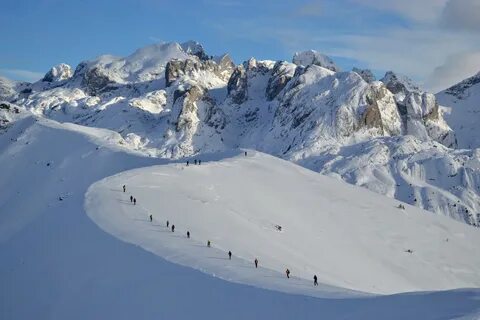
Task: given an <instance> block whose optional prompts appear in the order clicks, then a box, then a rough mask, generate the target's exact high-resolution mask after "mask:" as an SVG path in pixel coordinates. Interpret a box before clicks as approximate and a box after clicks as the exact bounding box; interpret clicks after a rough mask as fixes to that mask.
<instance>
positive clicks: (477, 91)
mask: <svg viewBox="0 0 480 320" xmlns="http://www.w3.org/2000/svg"><path fill="white" fill-rule="evenodd" d="M437 99H438V101H439V102H440V103H441V104H442V105H444V106H446V107H449V108H448V111H447V113H446V114H445V119H446V120H447V121H448V123H449V125H450V126H451V127H452V128H453V129H454V130H455V132H456V134H457V139H458V144H459V147H461V148H468V149H474V148H479V147H480V136H479V135H478V134H477V124H478V122H479V121H480V113H479V112H480V72H479V73H477V74H476V75H474V76H472V77H470V78H468V79H465V80H463V81H461V82H460V83H458V84H456V85H454V86H452V87H450V88H448V89H446V90H444V91H442V92H440V93H438V94H437Z"/></svg>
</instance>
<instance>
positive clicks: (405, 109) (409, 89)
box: [381, 71, 457, 148]
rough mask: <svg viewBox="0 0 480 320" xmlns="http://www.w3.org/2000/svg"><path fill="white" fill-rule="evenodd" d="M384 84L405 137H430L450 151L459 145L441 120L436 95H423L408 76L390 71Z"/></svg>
mask: <svg viewBox="0 0 480 320" xmlns="http://www.w3.org/2000/svg"><path fill="white" fill-rule="evenodd" d="M381 81H382V82H383V83H385V86H386V87H387V89H388V90H390V92H392V93H393V94H394V95H395V101H396V103H397V106H398V110H399V111H400V114H401V116H402V120H403V124H404V132H405V134H410V135H413V136H416V137H418V138H420V139H422V140H425V141H426V140H428V139H429V138H431V139H434V140H435V141H438V142H440V143H441V144H443V145H445V146H447V147H451V148H455V147H456V146H457V142H456V137H455V133H454V131H453V130H451V129H450V127H449V126H448V125H447V124H446V122H445V121H444V120H443V117H441V115H440V111H439V105H438V103H437V100H436V98H435V96H434V95H433V94H431V93H427V92H424V91H423V90H421V89H420V88H419V87H418V86H416V85H415V84H413V82H412V81H411V80H410V79H408V78H407V77H405V76H399V75H397V74H395V73H393V72H391V71H390V72H387V73H386V74H385V77H384V78H383V79H382V80H381Z"/></svg>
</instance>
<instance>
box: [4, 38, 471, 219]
mask: <svg viewBox="0 0 480 320" xmlns="http://www.w3.org/2000/svg"><path fill="white" fill-rule="evenodd" d="M293 61H294V63H289V62H286V61H270V60H264V61H259V60H256V59H254V58H252V59H250V60H248V61H245V62H244V63H242V64H240V65H237V66H235V65H234V64H233V62H232V60H231V59H230V58H229V57H228V55H223V56H220V57H213V56H210V55H208V54H207V53H206V52H205V51H204V50H203V47H201V45H199V44H197V43H195V42H189V43H185V44H176V43H170V44H160V45H153V46H149V47H146V48H142V49H139V50H137V51H136V52H134V53H133V54H132V55H130V56H127V57H112V56H101V57H99V58H97V59H95V60H92V61H84V62H82V63H80V64H79V65H78V66H77V68H76V70H75V73H74V74H73V75H72V76H71V77H69V76H68V72H63V71H62V72H60V71H61V70H64V69H65V70H66V68H60V69H61V70H57V69H58V68H57V69H56V70H57V71H52V72H49V73H51V77H50V76H48V77H47V78H48V79H50V80H52V82H46V81H40V82H39V83H34V84H31V85H29V86H28V88H27V89H29V90H30V91H29V92H28V93H24V94H20V93H19V92H18V90H17V89H16V88H14V89H12V90H13V91H14V95H15V96H16V98H15V100H16V103H17V104H18V105H20V106H22V107H24V108H26V109H28V110H30V111H32V112H35V113H37V114H39V113H41V114H43V115H45V116H48V117H50V118H53V119H56V120H59V121H69V122H75V123H78V124H82V125H88V126H96V127H101V128H107V129H111V130H114V131H116V132H119V133H120V134H121V135H122V136H123V137H124V138H125V139H127V140H128V139H135V141H138V143H136V144H135V145H137V147H139V148H144V149H146V150H148V152H149V153H150V154H151V155H152V156H158V157H169V158H181V157H185V156H191V155H195V154H199V153H203V152H217V151H222V150H226V149H231V148H239V147H245V148H254V149H258V150H261V151H264V152H267V153H270V154H273V155H276V156H279V157H282V158H284V159H287V160H290V161H294V162H296V163H299V164H301V165H304V166H306V167H308V168H311V169H314V170H316V171H319V172H322V173H324V174H329V175H332V176H335V177H337V178H339V179H342V180H345V181H347V182H349V183H353V184H357V185H361V186H364V187H366V188H369V189H371V190H373V191H375V192H379V193H382V194H385V195H387V196H390V197H396V198H398V199H401V200H402V201H407V202H409V203H412V204H416V205H418V206H421V207H423V208H426V209H428V210H431V211H434V212H438V213H442V214H447V215H451V216H453V217H455V218H456V219H459V220H462V221H465V222H468V223H471V224H476V223H478V221H479V218H478V217H477V216H476V215H475V212H478V211H480V207H479V205H478V203H480V201H479V200H480V195H479V193H478V190H479V189H478V188H477V187H480V174H479V173H478V172H477V171H475V170H473V169H472V170H470V169H467V170H466V171H462V170H461V169H460V167H461V166H460V163H466V162H468V163H470V164H471V167H472V168H473V167H474V164H475V163H476V161H480V160H479V159H478V157H477V154H476V153H473V152H470V153H461V152H458V151H456V150H453V149H449V148H452V147H455V135H454V132H453V131H452V130H451V129H450V128H449V126H448V125H447V124H446V123H445V121H444V120H443V109H441V108H440V107H439V105H438V103H437V101H436V99H435V96H433V95H431V94H429V93H426V92H424V91H422V90H421V89H420V88H419V87H418V86H416V85H415V84H413V83H412V82H411V81H410V80H408V79H407V78H405V77H401V76H398V75H396V74H395V73H393V72H390V73H387V74H386V76H385V77H384V78H383V79H382V81H375V80H374V78H373V77H372V75H371V72H368V71H367V70H360V69H356V70H354V71H352V72H340V71H339V69H338V67H337V66H336V65H335V64H334V62H333V61H332V60H331V59H329V58H328V57H326V56H323V55H321V54H319V53H318V52H314V51H309V52H306V53H301V54H296V55H295V57H294V59H293ZM52 70H53V69H52ZM0 84H1V82H0ZM7 89H8V88H7ZM8 90H10V89H8ZM9 92H10V91H9ZM429 159H436V160H435V161H434V160H429ZM427 160H428V161H427ZM454 163H455V166H456V167H455V168H456V169H455V170H453V169H452V168H453V167H452V165H453V164H454ZM479 163H480V162H479ZM449 164H452V165H449ZM434 168H435V169H434ZM461 171H462V172H461ZM452 174H456V175H458V176H460V175H461V176H462V177H463V178H461V179H463V180H459V181H456V180H455V181H456V183H463V182H465V181H469V183H468V184H467V183H464V185H462V188H461V189H459V188H454V185H453V184H452V183H450V182H452V181H453V180H452V179H453V178H452V179H450V180H448V179H447V180H448V181H450V182H448V181H447V180H445V179H443V178H442V179H440V176H442V175H444V176H448V175H452ZM430 179H434V180H430ZM477 180H478V181H479V183H478V185H477V184H476V182H475V181H477ZM462 181H463V182H462ZM437 182H438V183H437ZM438 190H440V191H438ZM434 194H435V196H433V195H434ZM414 199H416V201H414ZM452 199H458V200H457V201H459V202H457V203H456V204H455V206H454V203H453V202H454V201H453V200H452ZM460 208H461V209H460Z"/></svg>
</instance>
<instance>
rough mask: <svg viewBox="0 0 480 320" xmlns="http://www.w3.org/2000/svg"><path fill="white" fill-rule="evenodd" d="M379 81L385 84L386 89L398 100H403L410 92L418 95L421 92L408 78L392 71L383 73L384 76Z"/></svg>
mask: <svg viewBox="0 0 480 320" xmlns="http://www.w3.org/2000/svg"><path fill="white" fill-rule="evenodd" d="M380 81H381V82H383V83H385V85H386V86H387V89H388V90H390V91H391V92H392V93H393V94H394V95H395V96H396V97H397V99H400V100H403V99H404V98H405V97H406V96H407V94H408V93H410V92H417V93H420V92H422V91H423V90H422V89H420V87H419V86H418V85H416V84H415V83H414V82H413V81H412V80H411V79H410V78H408V77H407V76H405V75H401V74H398V73H395V72H393V71H388V72H387V73H385V76H384V77H383V78H382V79H381V80H380Z"/></svg>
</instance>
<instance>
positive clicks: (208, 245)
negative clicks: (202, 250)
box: [207, 240, 211, 248]
mask: <svg viewBox="0 0 480 320" xmlns="http://www.w3.org/2000/svg"><path fill="white" fill-rule="evenodd" d="M210 246H211V243H210V240H208V241H207V247H209V248H210Z"/></svg>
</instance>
